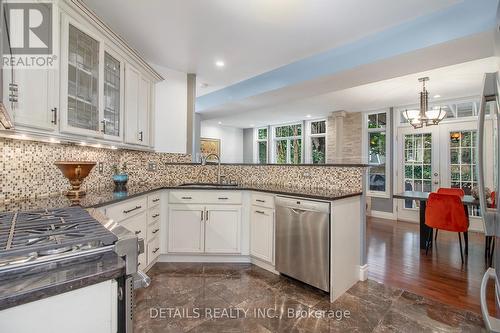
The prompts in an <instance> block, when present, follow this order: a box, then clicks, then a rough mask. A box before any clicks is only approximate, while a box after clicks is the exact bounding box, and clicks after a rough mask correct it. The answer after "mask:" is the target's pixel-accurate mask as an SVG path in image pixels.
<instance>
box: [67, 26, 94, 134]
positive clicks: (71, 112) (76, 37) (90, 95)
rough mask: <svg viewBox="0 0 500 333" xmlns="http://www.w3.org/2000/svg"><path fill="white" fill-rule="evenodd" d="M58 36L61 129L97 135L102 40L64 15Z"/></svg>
mask: <svg viewBox="0 0 500 333" xmlns="http://www.w3.org/2000/svg"><path fill="white" fill-rule="evenodd" d="M61 40H62V45H61V79H62V80H61V82H62V89H61V91H62V94H61V130H62V131H63V132H69V133H74V134H84V135H91V136H100V135H101V124H100V121H101V119H100V110H99V103H100V101H99V90H100V89H99V83H100V81H99V80H100V75H99V74H100V47H101V44H102V43H101V42H100V41H99V40H98V39H97V38H94V37H93V36H92V35H91V32H88V31H86V30H85V29H84V28H83V27H81V26H79V25H78V23H76V22H73V21H72V20H70V19H69V18H68V17H66V16H65V17H64V18H63V30H62V38H61Z"/></svg>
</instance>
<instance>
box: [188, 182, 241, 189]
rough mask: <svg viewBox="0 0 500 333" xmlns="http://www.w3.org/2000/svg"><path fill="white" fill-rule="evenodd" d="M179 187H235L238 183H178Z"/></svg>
mask: <svg viewBox="0 0 500 333" xmlns="http://www.w3.org/2000/svg"><path fill="white" fill-rule="evenodd" d="M179 186H180V187H206V188H218V187H235V186H238V184H218V183H186V184H181V185H179Z"/></svg>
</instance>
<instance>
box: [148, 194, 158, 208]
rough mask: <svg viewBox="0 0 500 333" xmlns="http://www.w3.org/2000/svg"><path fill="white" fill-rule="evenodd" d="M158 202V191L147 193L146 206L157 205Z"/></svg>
mask: <svg viewBox="0 0 500 333" xmlns="http://www.w3.org/2000/svg"><path fill="white" fill-rule="evenodd" d="M159 204H160V193H159V192H158V193H153V194H150V195H148V207H149V208H151V207H154V206H158V205H159Z"/></svg>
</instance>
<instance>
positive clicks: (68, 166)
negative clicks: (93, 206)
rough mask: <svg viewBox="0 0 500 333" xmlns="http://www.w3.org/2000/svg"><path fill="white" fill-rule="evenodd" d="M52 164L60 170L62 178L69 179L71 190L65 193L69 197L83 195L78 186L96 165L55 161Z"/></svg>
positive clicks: (93, 163)
mask: <svg viewBox="0 0 500 333" xmlns="http://www.w3.org/2000/svg"><path fill="white" fill-rule="evenodd" d="M54 164H55V165H56V166H57V167H58V168H59V170H61V172H62V174H63V175H64V177H66V178H68V179H69V183H70V184H71V189H69V190H68V191H67V192H66V195H67V196H69V197H79V196H83V195H85V191H84V190H81V189H80V186H81V185H82V182H83V180H84V179H85V177H87V176H88V175H89V173H90V171H91V170H92V168H93V167H94V165H95V164H96V163H95V162H89V161H57V162H54Z"/></svg>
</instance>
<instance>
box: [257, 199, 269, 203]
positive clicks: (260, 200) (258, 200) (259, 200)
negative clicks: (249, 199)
mask: <svg viewBox="0 0 500 333" xmlns="http://www.w3.org/2000/svg"><path fill="white" fill-rule="evenodd" d="M255 201H257V202H266V200H262V199H255Z"/></svg>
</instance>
